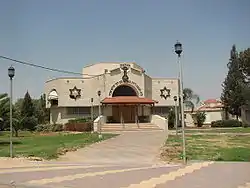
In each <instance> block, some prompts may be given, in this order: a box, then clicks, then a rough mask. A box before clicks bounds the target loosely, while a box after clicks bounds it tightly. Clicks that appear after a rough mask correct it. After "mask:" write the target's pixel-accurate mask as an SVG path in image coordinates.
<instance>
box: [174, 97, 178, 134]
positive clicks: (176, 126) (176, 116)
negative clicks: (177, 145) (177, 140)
mask: <svg viewBox="0 0 250 188" xmlns="http://www.w3.org/2000/svg"><path fill="white" fill-rule="evenodd" d="M174 110H175V130H176V136H177V135H178V111H177V96H174Z"/></svg>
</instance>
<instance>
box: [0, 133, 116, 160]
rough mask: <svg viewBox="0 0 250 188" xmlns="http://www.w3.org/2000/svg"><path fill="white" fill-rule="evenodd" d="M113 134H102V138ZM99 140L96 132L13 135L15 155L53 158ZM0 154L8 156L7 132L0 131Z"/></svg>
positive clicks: (104, 138) (107, 137)
mask: <svg viewBox="0 0 250 188" xmlns="http://www.w3.org/2000/svg"><path fill="white" fill-rule="evenodd" d="M113 136H115V135H114V134H103V140H106V139H109V138H111V137H113ZM98 141H100V139H99V138H98V134H96V133H80V134H65V133H53V134H48V135H40V134H39V133H30V132H20V137H13V147H14V156H15V157H21V156H24V157H39V158H43V159H54V158H57V157H58V156H59V155H61V154H64V153H65V152H67V151H74V150H76V149H78V148H81V147H84V146H86V145H89V144H92V143H95V142H98ZM0 156H1V157H8V156H9V133H6V132H4V133H3V132H2V133H0Z"/></svg>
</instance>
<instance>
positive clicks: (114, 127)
mask: <svg viewBox="0 0 250 188" xmlns="http://www.w3.org/2000/svg"><path fill="white" fill-rule="evenodd" d="M153 130H162V129H161V128H160V127H158V126H157V125H155V124H152V123H139V124H136V123H124V125H122V124H120V123H106V124H104V125H103V126H102V132H117V131H153Z"/></svg>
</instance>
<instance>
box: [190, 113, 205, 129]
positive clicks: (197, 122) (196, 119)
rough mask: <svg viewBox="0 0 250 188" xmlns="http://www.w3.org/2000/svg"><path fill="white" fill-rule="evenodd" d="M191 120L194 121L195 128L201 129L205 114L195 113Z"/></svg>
mask: <svg viewBox="0 0 250 188" xmlns="http://www.w3.org/2000/svg"><path fill="white" fill-rule="evenodd" d="M192 118H193V120H194V124H195V125H197V127H202V125H203V124H204V122H205V121H206V113H205V112H197V113H196V114H193V115H192Z"/></svg>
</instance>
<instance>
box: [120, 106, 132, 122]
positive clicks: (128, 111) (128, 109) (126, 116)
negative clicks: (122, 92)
mask: <svg viewBox="0 0 250 188" xmlns="http://www.w3.org/2000/svg"><path fill="white" fill-rule="evenodd" d="M121 107H122V110H121V112H122V116H123V120H124V123H135V106H134V105H133V106H132V105H128V106H121Z"/></svg>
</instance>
